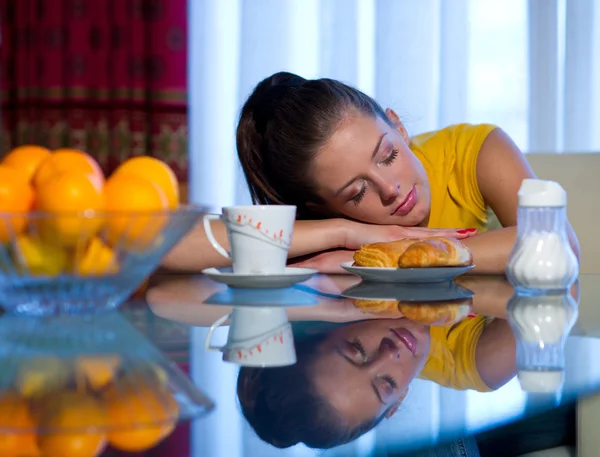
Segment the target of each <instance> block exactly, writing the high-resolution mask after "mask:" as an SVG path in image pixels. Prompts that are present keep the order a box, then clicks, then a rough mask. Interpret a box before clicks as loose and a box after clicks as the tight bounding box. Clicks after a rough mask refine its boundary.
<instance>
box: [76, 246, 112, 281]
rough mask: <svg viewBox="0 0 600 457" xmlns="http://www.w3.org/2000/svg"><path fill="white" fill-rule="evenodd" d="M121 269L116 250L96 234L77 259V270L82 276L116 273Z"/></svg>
mask: <svg viewBox="0 0 600 457" xmlns="http://www.w3.org/2000/svg"><path fill="white" fill-rule="evenodd" d="M118 270H119V265H118V263H117V257H116V255H115V253H114V251H113V250H112V249H111V248H109V247H108V246H107V245H106V244H104V243H103V242H102V240H101V239H100V238H98V237H97V236H95V237H94V238H92V240H91V241H90V243H89V244H88V245H87V246H86V247H85V248H84V251H83V252H82V255H81V256H80V257H79V258H78V259H77V260H76V261H75V272H76V273H77V274H78V275H81V276H100V275H108V274H115V273H117V271H118Z"/></svg>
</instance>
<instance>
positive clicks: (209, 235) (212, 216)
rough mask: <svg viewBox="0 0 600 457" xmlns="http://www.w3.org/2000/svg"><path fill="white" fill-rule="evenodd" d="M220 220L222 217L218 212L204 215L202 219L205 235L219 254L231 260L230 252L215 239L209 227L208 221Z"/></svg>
mask: <svg viewBox="0 0 600 457" xmlns="http://www.w3.org/2000/svg"><path fill="white" fill-rule="evenodd" d="M220 220H222V217H221V216H220V215H218V214H207V215H205V216H204V219H203V223H204V232H206V237H207V238H208V241H210V244H212V246H213V248H215V250H216V251H217V252H218V253H219V254H221V255H222V256H223V257H225V258H226V259H229V260H231V254H230V253H229V252H227V250H226V249H225V248H224V247H223V246H221V245H220V244H219V242H218V241H217V240H216V238H215V236H214V235H213V232H212V229H211V228H210V221H220Z"/></svg>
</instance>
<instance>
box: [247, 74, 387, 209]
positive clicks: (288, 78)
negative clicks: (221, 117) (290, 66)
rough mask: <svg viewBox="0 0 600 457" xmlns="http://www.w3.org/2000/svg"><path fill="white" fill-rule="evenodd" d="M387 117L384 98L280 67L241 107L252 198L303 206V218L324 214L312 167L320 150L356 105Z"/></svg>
mask: <svg viewBox="0 0 600 457" xmlns="http://www.w3.org/2000/svg"><path fill="white" fill-rule="evenodd" d="M352 110H354V111H356V112H358V113H361V114H364V115H368V116H372V117H376V116H380V117H381V118H382V119H384V120H385V121H387V120H388V119H387V116H386V115H385V112H384V111H383V109H382V108H381V106H379V104H378V103H377V102H376V101H375V100H373V99H372V98H371V97H369V96H368V95H366V94H364V93H362V92H361V91H359V90H358V89H356V88H354V87H351V86H348V85H346V84H344V83H342V82H340V81H336V80H333V79H326V78H325V79H304V78H302V77H300V76H297V75H295V74H292V73H286V72H280V73H275V74H274V75H272V76H270V77H268V78H266V79H264V80H263V81H261V82H260V83H259V84H258V85H257V86H256V88H255V89H254V91H253V92H252V94H251V95H250V97H249V98H248V100H246V103H245V104H244V106H243V107H242V112H241V115H240V120H239V124H238V127H237V151H238V156H239V159H240V162H241V164H242V168H243V170H244V175H245V176H246V181H247V183H248V187H249V188H250V194H251V196H252V201H253V202H254V203H255V204H261V205H270V204H285V205H296V206H297V207H298V213H297V217H298V219H315V218H321V217H323V216H325V215H327V214H324V213H315V212H314V211H313V210H311V208H310V207H307V205H306V203H307V202H308V203H313V204H315V205H318V206H320V205H321V203H322V202H321V201H320V199H319V197H318V195H317V192H316V189H315V185H314V182H313V181H312V180H311V179H310V178H309V169H310V164H311V161H312V159H313V158H314V156H315V154H316V153H317V152H318V151H319V149H320V148H322V147H323V146H324V145H325V144H326V143H327V141H328V140H329V139H330V138H331V136H332V135H333V133H334V132H335V130H336V129H337V128H338V127H339V125H340V123H341V122H342V121H343V120H344V119H345V118H346V117H347V116H348V114H349V113H350V112H351V111H352Z"/></svg>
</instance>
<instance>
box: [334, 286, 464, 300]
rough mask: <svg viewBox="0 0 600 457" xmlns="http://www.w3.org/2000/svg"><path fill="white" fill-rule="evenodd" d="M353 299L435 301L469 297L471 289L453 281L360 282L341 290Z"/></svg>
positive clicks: (344, 294)
mask: <svg viewBox="0 0 600 457" xmlns="http://www.w3.org/2000/svg"><path fill="white" fill-rule="evenodd" d="M342 295H343V296H344V297H346V298H352V299H355V300H398V301H401V302H436V301H450V300H461V299H465V300H466V299H468V298H471V297H472V296H473V295H475V294H474V293H473V291H471V290H469V289H467V288H465V287H462V286H460V285H458V284H456V283H455V282H451V281H449V282H438V283H433V284H432V283H427V284H426V283H413V284H401V283H396V284H394V283H381V282H364V281H363V282H361V283H359V284H356V285H354V286H352V287H349V288H348V289H346V290H344V291H343V292H342Z"/></svg>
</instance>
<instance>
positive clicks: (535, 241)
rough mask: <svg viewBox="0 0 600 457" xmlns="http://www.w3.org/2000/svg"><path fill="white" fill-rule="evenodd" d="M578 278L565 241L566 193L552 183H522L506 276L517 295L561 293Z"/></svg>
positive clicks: (569, 245)
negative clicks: (514, 238) (515, 231)
mask: <svg viewBox="0 0 600 457" xmlns="http://www.w3.org/2000/svg"><path fill="white" fill-rule="evenodd" d="M578 274H579V264H578V262H577V258H576V257H575V254H574V253H573V249H572V248H571V244H570V243H569V239H568V237H567V193H566V192H565V190H564V189H563V188H562V187H561V186H560V184H558V183H557V182H554V181H542V180H539V179H524V180H523V182H522V183H521V188H520V189H519V213H518V218H517V239H516V242H515V246H514V248H513V250H512V252H511V254H510V257H509V260H508V265H507V267H506V275H507V277H508V279H509V281H510V282H511V284H512V285H513V286H515V288H516V289H517V293H525V294H528V295H529V294H532V293H533V294H535V293H548V292H550V291H553V290H554V291H564V290H566V289H567V288H568V287H569V286H570V285H571V284H573V282H575V280H576V279H577V275H578Z"/></svg>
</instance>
